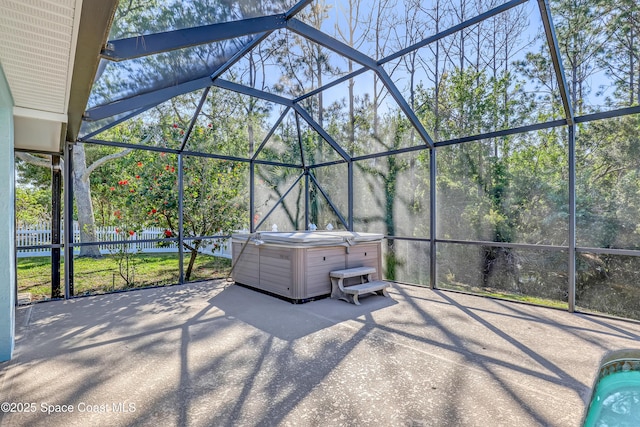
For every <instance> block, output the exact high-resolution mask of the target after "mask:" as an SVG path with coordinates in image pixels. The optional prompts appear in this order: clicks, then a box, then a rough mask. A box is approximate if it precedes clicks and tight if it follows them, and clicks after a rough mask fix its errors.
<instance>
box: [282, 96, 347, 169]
mask: <svg viewBox="0 0 640 427" xmlns="http://www.w3.org/2000/svg"><path fill="white" fill-rule="evenodd" d="M293 108H294V110H296V112H297V113H298V114H299V115H300V117H302V118H303V119H304V121H305V122H307V123H308V124H309V126H311V127H312V128H313V129H314V130H315V131H316V132H318V134H319V135H320V136H321V137H322V139H324V140H325V141H327V143H328V144H329V145H330V146H331V147H332V148H333V149H334V150H335V151H336V152H337V153H338V154H339V155H340V157H342V158H343V159H345V160H346V161H349V160H350V159H351V157H350V156H349V154H347V152H346V151H344V149H343V148H342V147H341V146H340V144H338V143H337V142H336V141H335V140H334V139H333V138H331V136H330V135H329V134H328V133H327V132H326V131H325V130H324V129H323V128H322V126H320V125H319V124H318V122H316V121H315V120H313V117H311V115H310V114H309V113H308V112H307V110H305V109H304V108H302V107H301V106H300V105H299V104H293Z"/></svg>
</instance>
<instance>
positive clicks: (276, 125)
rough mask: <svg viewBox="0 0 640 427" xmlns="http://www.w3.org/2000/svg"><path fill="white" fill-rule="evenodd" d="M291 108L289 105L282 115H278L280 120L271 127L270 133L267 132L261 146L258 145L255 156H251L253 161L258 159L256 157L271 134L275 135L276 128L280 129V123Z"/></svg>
mask: <svg viewBox="0 0 640 427" xmlns="http://www.w3.org/2000/svg"><path fill="white" fill-rule="evenodd" d="M290 109H291V108H290V107H287V108H285V109H284V111H283V112H282V114H280V117H278V120H277V121H276V123H275V124H274V125H273V126H272V127H271V129H270V130H269V133H268V134H267V136H265V137H264V139H263V140H262V143H261V144H260V146H259V147H258V149H257V150H256V152H255V153H254V154H253V156H251V160H252V161H253V160H256V158H257V157H258V155H259V154H260V152H261V151H262V149H263V148H264V146H265V145H266V144H267V141H269V139H270V138H271V136H273V134H274V132H275V131H276V129H278V126H280V123H282V121H283V120H284V118H285V117H286V116H287V114H288V113H289V110H290Z"/></svg>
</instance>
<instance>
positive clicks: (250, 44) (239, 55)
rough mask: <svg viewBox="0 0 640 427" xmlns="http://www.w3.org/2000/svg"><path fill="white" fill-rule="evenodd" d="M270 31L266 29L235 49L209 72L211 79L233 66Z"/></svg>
mask: <svg viewBox="0 0 640 427" xmlns="http://www.w3.org/2000/svg"><path fill="white" fill-rule="evenodd" d="M269 34H271V31H267V32H264V33H261V34H258V35H257V36H255V37H254V38H253V39H251V40H250V41H249V42H248V43H247V44H245V45H244V46H243V47H242V48H241V49H240V50H239V51H237V52H236V53H235V54H233V56H232V57H231V58H229V59H228V60H227V61H226V62H225V63H224V64H222V65H220V66H219V67H218V68H216V69H215V70H214V71H213V73H211V76H210V77H211V80H215V79H217V78H218V77H220V76H221V75H222V74H223V73H224V72H225V71H227V70H228V69H229V68H231V67H232V66H233V64H235V63H236V62H238V61H239V60H241V59H242V58H243V57H244V56H245V55H246V54H247V53H249V52H251V51H252V50H253V48H255V47H256V46H258V45H259V44H260V43H262V41H263V40H264V39H266V38H267V37H268V36H269Z"/></svg>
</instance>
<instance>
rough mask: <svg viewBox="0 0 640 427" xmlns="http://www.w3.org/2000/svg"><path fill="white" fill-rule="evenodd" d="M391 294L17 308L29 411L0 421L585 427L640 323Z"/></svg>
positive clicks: (1, 380)
mask: <svg viewBox="0 0 640 427" xmlns="http://www.w3.org/2000/svg"><path fill="white" fill-rule="evenodd" d="M390 294H391V298H384V297H381V296H370V297H364V298H362V299H361V302H362V305H361V306H359V307H358V306H354V305H352V304H348V303H346V302H343V301H337V300H331V299H324V300H320V301H315V302H311V303H307V304H303V305H293V304H290V303H288V302H285V301H281V300H279V299H276V298H273V297H270V296H267V295H263V294H260V293H258V292H255V291H251V290H249V289H245V288H242V287H239V286H233V285H232V286H229V287H227V288H225V283H224V282H207V283H199V284H192V285H185V286H174V287H169V288H157V289H147V290H141V291H135V292H128V293H120V294H112V295H105V296H97V297H89V298H79V299H74V300H70V301H57V302H48V303H42V304H36V305H32V306H27V307H20V308H18V312H17V342H16V351H15V356H14V359H13V360H12V361H10V362H6V363H3V364H0V391H1V393H0V396H1V398H0V400H1V401H2V402H13V403H14V405H13V409H14V410H22V411H25V410H31V411H32V412H29V413H25V412H22V413H15V412H14V413H0V425H1V426H49V427H51V426H65V427H66V426H90V425H91V426H132V425H140V426H276V425H285V426H519V427H523V426H538V425H543V426H563V427H564V426H578V425H579V424H580V418H581V416H582V411H583V408H584V404H585V401H586V400H587V399H588V397H589V394H590V389H591V385H592V382H593V379H594V376H595V374H596V370H597V368H598V364H599V361H600V359H601V357H602V356H603V355H604V354H605V353H606V352H607V351H608V350H612V349H619V348H634V347H635V348H640V343H639V341H638V339H639V337H640V324H637V323H631V322H624V321H616V320H608V319H603V318H599V317H594V316H586V315H577V314H570V313H567V312H564V311H559V310H552V309H545V308H540V307H533V306H528V305H523V304H517V303H510V302H505V301H499V300H492V299H486V298H480V297H474V296H470V295H463V294H457V293H451V292H443V291H432V290H429V289H424V288H418V287H410V286H402V285H394V287H393V288H392V289H391V292H390ZM63 405H66V406H63ZM63 410H67V411H69V410H73V412H60V411H63ZM48 412H51V413H48Z"/></svg>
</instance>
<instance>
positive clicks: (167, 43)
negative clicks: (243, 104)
mask: <svg viewBox="0 0 640 427" xmlns="http://www.w3.org/2000/svg"><path fill="white" fill-rule="evenodd" d="M286 23H287V21H286V18H285V14H279V15H271V16H262V17H258V18H249V19H243V20H240V21H232V22H223V23H218V24H211V25H203V26H199V27H193V28H184V29H180V30H174V31H165V32H161V33H155V34H148V35H142V36H137V37H129V38H126V39H119V40H111V41H109V42H107V46H106V48H104V49H102V51H101V52H100V55H101V56H102V57H103V58H105V59H109V60H112V61H124V60H128V59H133V58H139V57H141V56H147V55H154V54H157V53H162V52H169V51H172V50H177V49H183V48H187V47H191V46H197V45H202V44H207V43H214V42H219V41H223V40H229V39H234V38H238V37H243V36H248V35H251V34H256V33H262V32H265V31H274V30H277V29H279V28H284V27H285V26H286Z"/></svg>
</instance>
